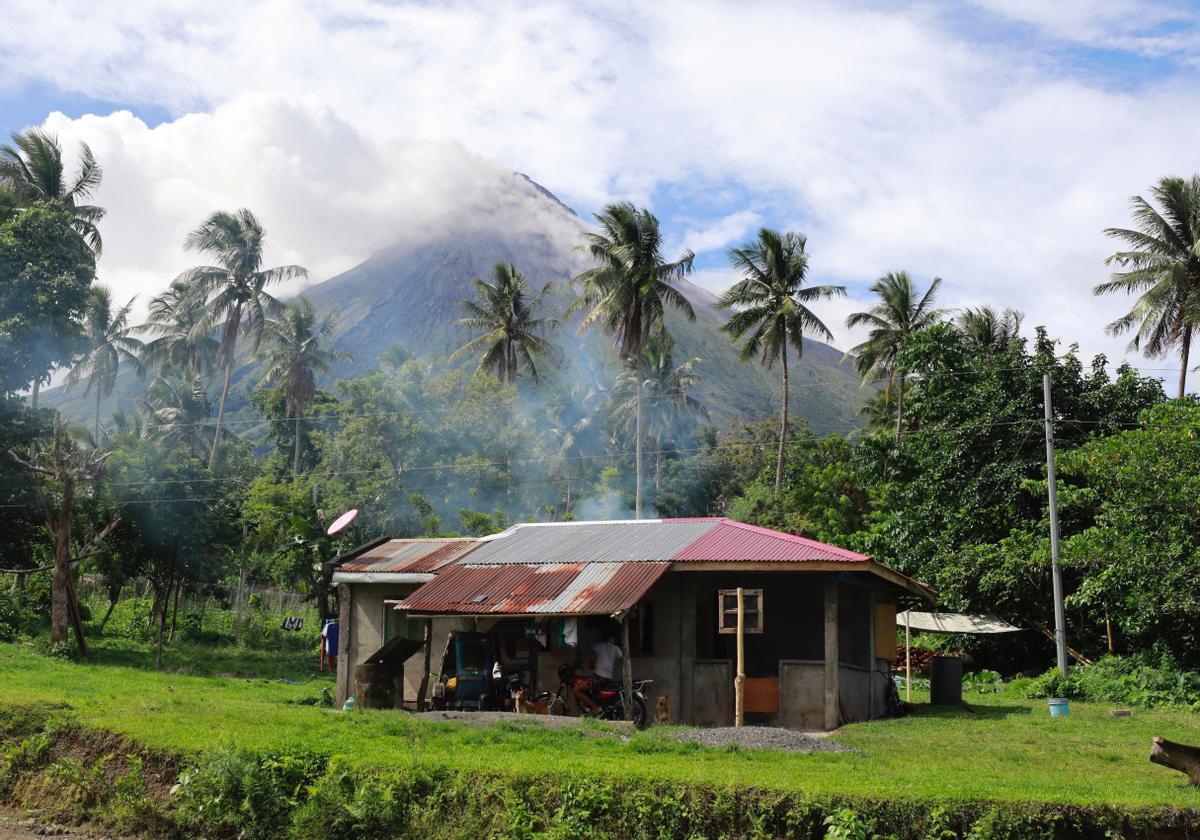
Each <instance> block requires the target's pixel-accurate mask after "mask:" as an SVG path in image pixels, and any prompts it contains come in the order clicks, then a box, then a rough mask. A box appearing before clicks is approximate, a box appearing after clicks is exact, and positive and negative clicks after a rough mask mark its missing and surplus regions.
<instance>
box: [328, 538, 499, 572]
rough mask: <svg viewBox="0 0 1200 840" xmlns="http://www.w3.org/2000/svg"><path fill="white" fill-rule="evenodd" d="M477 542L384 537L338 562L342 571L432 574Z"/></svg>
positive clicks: (463, 553)
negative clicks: (380, 540) (389, 538)
mask: <svg viewBox="0 0 1200 840" xmlns="http://www.w3.org/2000/svg"><path fill="white" fill-rule="evenodd" d="M476 545H478V542H477V541H476V540H473V539H461V538H460V539H413V540H385V541H383V542H379V543H376V544H374V545H368V546H367V547H366V548H365V550H362V551H360V552H358V553H357V554H354V555H352V556H350V557H348V558H346V559H345V560H343V561H342V562H341V563H340V564H338V571H341V572H360V573H361V572H366V573H376V574H435V573H436V572H438V571H439V570H440V569H442V568H443V567H444V566H448V565H449V564H451V563H453V562H454V561H455V560H457V559H459V558H460V557H462V556H463V555H465V554H466V553H467V552H469V551H470V550H471V549H473V548H475V546H476Z"/></svg>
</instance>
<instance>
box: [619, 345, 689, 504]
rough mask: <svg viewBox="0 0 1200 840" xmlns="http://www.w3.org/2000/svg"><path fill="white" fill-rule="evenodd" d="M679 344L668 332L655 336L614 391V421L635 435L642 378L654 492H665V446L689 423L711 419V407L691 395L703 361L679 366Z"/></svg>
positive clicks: (627, 369)
mask: <svg viewBox="0 0 1200 840" xmlns="http://www.w3.org/2000/svg"><path fill="white" fill-rule="evenodd" d="M674 349H675V342H674V341H672V340H671V337H670V336H669V335H667V334H665V333H659V334H658V335H655V336H652V337H651V339H650V342H649V343H648V344H647V345H646V352H645V353H644V354H643V356H644V358H643V361H642V364H641V366H640V368H641V370H640V372H639V370H638V369H637V368H632V367H627V368H626V369H625V372H624V373H623V374H622V375H621V377H620V378H619V379H618V380H617V383H616V386H615V387H614V388H613V397H614V398H615V399H616V406H615V407H614V409H613V419H614V420H615V421H616V422H617V424H618V425H619V426H620V427H622V428H623V429H624V430H625V431H626V432H633V431H634V428H633V427H634V425H635V418H636V416H637V391H638V388H637V385H638V380H639V378H640V379H641V385H642V394H643V401H644V402H646V403H647V404H648V409H647V410H646V411H645V412H644V420H645V423H646V425H647V426H648V427H649V429H650V436H651V437H652V438H653V439H654V489H655V491H658V490H661V489H662V456H663V445H664V443H666V442H668V441H670V440H672V439H676V436H677V435H678V434H679V433H681V432H683V431H684V428H685V426H686V424H687V423H688V421H694V420H695V419H697V418H704V419H705V420H707V419H708V408H706V407H705V405H704V403H702V402H700V400H698V399H696V398H695V397H694V396H692V395H691V394H690V393H689V392H690V391H691V390H692V389H693V388H695V387H696V385H697V384H698V383H699V382H700V377H699V376H698V375H697V374H696V366H697V365H698V364H700V361H701V360H700V359H699V358H692V359H688V360H687V361H686V362H684V363H683V364H681V365H679V366H676V365H675V362H674V359H673V354H674Z"/></svg>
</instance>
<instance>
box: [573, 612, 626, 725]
mask: <svg viewBox="0 0 1200 840" xmlns="http://www.w3.org/2000/svg"><path fill="white" fill-rule="evenodd" d="M616 642H617V634H616V633H615V632H613V631H612V630H608V631H606V632H605V634H604V640H603V641H600V642H597V643H596V645H595V646H594V647H592V655H591V659H590V661H589V665H590V666H591V669H592V678H591V679H590V680H588V683H587V687H586V688H584V687H583V686H582V685H579V686H577V687H576V688H575V697H576V699H578V700H579V702H580V703H582V704H583V705H586V706H587V707H588V710H589V711H591V712H592V713H593V714H595V713H596V712H599V711H600V707H599V706H598V705H597V704H596V701H595V700H593V699H592V697H591V692H592V691H595V690H596V689H598V688H601V687H602V686H603V685H604V684H605V683H607V682H609V681H611V680H612V679H614V677H613V674H615V673H616V668H617V660H619V659H620V658H621V649H620V648H619V647H617V644H616Z"/></svg>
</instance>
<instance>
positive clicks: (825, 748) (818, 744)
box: [670, 726, 849, 753]
mask: <svg viewBox="0 0 1200 840" xmlns="http://www.w3.org/2000/svg"><path fill="white" fill-rule="evenodd" d="M670 736H671V737H672V738H674V739H676V740H677V741H689V742H694V743H697V744H703V745H704V746H706V747H728V746H730V745H733V744H736V745H737V746H739V747H741V748H743V749H751V750H787V751H788V752H798V753H815V752H847V751H849V747H845V746H843V745H841V744H839V743H837V742H836V741H831V740H829V739H828V738H826V737H824V736H823V735H809V734H806V733H804V732H794V731H792V730H791V729H778V728H776V727H772V726H743V727H740V728H739V727H735V726H720V727H714V728H712V729H676V730H673V731H672V732H671V733H670Z"/></svg>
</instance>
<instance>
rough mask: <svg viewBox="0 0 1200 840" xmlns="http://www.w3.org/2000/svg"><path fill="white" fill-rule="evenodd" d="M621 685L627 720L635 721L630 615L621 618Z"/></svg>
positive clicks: (626, 614)
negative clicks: (630, 657) (630, 650)
mask: <svg viewBox="0 0 1200 840" xmlns="http://www.w3.org/2000/svg"><path fill="white" fill-rule="evenodd" d="M621 683H622V685H623V687H624V689H625V720H633V663H631V662H630V661H629V613H625V615H623V616H622V617H621ZM647 714H649V710H647Z"/></svg>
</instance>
